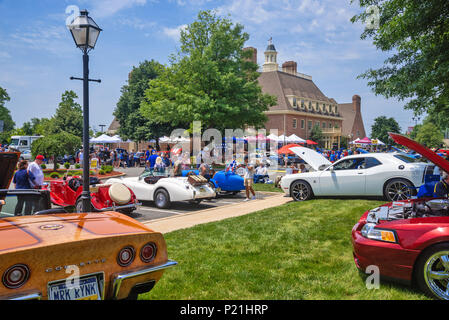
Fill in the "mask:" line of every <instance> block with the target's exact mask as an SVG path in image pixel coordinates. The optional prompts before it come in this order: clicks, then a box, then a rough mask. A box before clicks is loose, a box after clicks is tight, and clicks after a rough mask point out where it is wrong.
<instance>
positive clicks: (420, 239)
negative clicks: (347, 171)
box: [352, 133, 449, 300]
mask: <svg viewBox="0 0 449 320" xmlns="http://www.w3.org/2000/svg"><path fill="white" fill-rule="evenodd" d="M390 136H391V137H392V138H393V139H394V140H395V141H396V143H399V144H402V145H404V146H406V147H407V148H410V149H412V150H414V151H416V152H418V153H419V154H421V155H422V156H423V157H424V158H426V159H428V160H430V161H432V162H433V163H434V164H436V165H437V166H438V167H440V168H441V169H442V170H444V171H446V172H449V162H448V161H446V160H444V159H443V158H442V157H440V156H438V155H437V154H436V153H434V152H433V151H431V150H429V149H427V148H425V147H423V146H422V145H420V144H418V143H417V142H415V141H413V140H410V139H409V138H407V137H405V136H402V135H398V134H392V133H390ZM352 243H353V248H354V251H353V253H354V261H355V264H356V266H357V267H358V268H359V269H361V270H362V271H365V270H366V268H367V267H368V266H377V267H378V268H379V271H380V275H381V276H383V277H385V278H389V279H393V280H400V281H401V282H405V283H408V284H417V285H418V286H419V288H421V290H423V291H424V292H426V293H427V294H428V295H430V296H433V297H434V298H438V299H444V300H449V200H448V199H446V198H444V199H441V198H440V199H436V198H423V199H411V200H404V201H397V202H392V203H388V204H385V205H383V206H381V207H378V208H375V209H373V210H370V211H367V212H365V214H364V215H363V216H362V218H361V219H360V221H359V222H358V223H357V224H356V225H355V226H354V228H353V229H352Z"/></svg>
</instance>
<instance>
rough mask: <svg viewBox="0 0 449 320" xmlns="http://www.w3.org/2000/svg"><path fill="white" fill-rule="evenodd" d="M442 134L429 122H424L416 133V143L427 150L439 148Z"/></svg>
mask: <svg viewBox="0 0 449 320" xmlns="http://www.w3.org/2000/svg"><path fill="white" fill-rule="evenodd" d="M443 138H444V135H443V133H442V132H441V131H440V130H439V129H438V128H437V127H436V126H435V125H434V124H433V123H432V122H431V121H424V123H423V124H422V125H420V126H419V128H418V130H417V132H416V138H415V139H416V142H418V143H420V144H422V145H425V146H427V147H429V148H439V147H440V146H441V144H442V143H443Z"/></svg>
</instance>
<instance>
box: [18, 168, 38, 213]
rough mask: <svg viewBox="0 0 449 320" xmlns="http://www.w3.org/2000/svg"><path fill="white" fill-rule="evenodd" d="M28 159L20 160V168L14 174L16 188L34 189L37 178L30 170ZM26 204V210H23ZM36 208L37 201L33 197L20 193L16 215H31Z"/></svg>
mask: <svg viewBox="0 0 449 320" xmlns="http://www.w3.org/2000/svg"><path fill="white" fill-rule="evenodd" d="M27 168H28V161H27V160H22V161H20V162H19V168H18V170H17V171H16V173H15V174H14V180H13V183H14V184H15V188H16V189H33V187H34V184H33V182H34V180H35V179H36V178H35V177H34V175H33V173H31V172H28V170H27ZM24 204H25V211H24V212H23V205H24ZM34 208H36V203H35V201H34V198H33V197H29V196H27V195H18V196H17V204H16V208H15V210H14V215H16V216H21V215H23V214H25V215H30V214H32V213H34Z"/></svg>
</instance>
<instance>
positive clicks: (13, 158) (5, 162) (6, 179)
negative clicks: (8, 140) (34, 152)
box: [0, 152, 20, 189]
mask: <svg viewBox="0 0 449 320" xmlns="http://www.w3.org/2000/svg"><path fill="white" fill-rule="evenodd" d="M19 157H20V153H19V152H1V153H0V189H8V188H9V185H10V183H11V179H12V176H13V174H14V170H16V166H17V161H19Z"/></svg>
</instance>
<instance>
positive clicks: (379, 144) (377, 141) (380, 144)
mask: <svg viewBox="0 0 449 320" xmlns="http://www.w3.org/2000/svg"><path fill="white" fill-rule="evenodd" d="M373 141H374V142H376V143H373V145H375V146H384V145H385V143H383V142H382V141H380V140H379V139H374V140H373Z"/></svg>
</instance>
